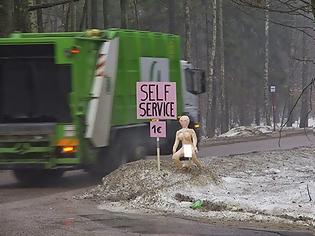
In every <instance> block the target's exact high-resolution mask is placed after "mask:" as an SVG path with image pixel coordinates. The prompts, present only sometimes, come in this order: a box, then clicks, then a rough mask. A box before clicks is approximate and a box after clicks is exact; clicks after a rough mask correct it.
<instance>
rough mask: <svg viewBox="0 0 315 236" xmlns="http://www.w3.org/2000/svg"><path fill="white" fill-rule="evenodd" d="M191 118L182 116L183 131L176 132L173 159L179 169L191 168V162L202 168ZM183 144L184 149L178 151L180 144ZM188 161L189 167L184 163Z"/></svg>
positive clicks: (180, 120)
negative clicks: (190, 126) (189, 126)
mask: <svg viewBox="0 0 315 236" xmlns="http://www.w3.org/2000/svg"><path fill="white" fill-rule="evenodd" d="M189 122H190V120H189V117H188V116H182V117H181V118H180V119H179V123H180V125H181V127H182V128H181V129H180V130H178V131H177V132H176V138H175V143H174V146H173V156H172V159H173V161H174V163H175V166H176V168H177V169H185V168H190V167H191V161H192V162H193V163H194V164H195V165H196V166H197V167H198V168H201V163H200V161H199V160H198V158H197V153H198V149H197V135H196V133H195V131H194V130H193V129H189V128H188V125H189ZM180 142H181V143H182V147H181V148H180V149H179V150H178V151H177V147H178V145H179V143H180ZM187 160H188V163H189V164H188V166H187V165H186V163H183V162H182V161H185V162H186V161H187Z"/></svg>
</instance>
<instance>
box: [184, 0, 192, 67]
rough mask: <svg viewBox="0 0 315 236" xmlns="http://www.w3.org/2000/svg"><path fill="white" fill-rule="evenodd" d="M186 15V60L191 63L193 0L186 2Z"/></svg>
mask: <svg viewBox="0 0 315 236" xmlns="http://www.w3.org/2000/svg"><path fill="white" fill-rule="evenodd" d="M184 13H185V14H184V15H185V59H186V60H187V61H189V62H191V16H190V13H191V0H184Z"/></svg>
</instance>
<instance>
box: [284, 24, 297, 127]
mask: <svg viewBox="0 0 315 236" xmlns="http://www.w3.org/2000/svg"><path fill="white" fill-rule="evenodd" d="M294 22H295V18H294ZM294 25H295V23H294ZM290 36H291V38H290V58H289V78H288V104H287V119H288V120H287V122H286V123H287V127H292V124H293V114H294V111H292V109H293V98H294V96H293V87H294V72H295V70H294V68H293V67H294V59H293V58H294V56H295V46H294V40H295V39H294V31H291V35H290ZM291 111H292V113H291ZM290 113H291V114H290Z"/></svg>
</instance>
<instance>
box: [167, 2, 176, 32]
mask: <svg viewBox="0 0 315 236" xmlns="http://www.w3.org/2000/svg"><path fill="white" fill-rule="evenodd" d="M175 13H176V11H175V0H168V32H169V33H171V34H174V33H175Z"/></svg>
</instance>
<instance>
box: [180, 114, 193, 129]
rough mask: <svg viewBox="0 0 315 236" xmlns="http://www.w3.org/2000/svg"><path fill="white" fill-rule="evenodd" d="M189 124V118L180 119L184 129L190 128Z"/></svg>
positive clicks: (182, 117)
mask: <svg viewBox="0 0 315 236" xmlns="http://www.w3.org/2000/svg"><path fill="white" fill-rule="evenodd" d="M189 122H190V120H189V117H188V116H181V117H180V119H179V123H180V126H181V127H182V128H188V125H189Z"/></svg>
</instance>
